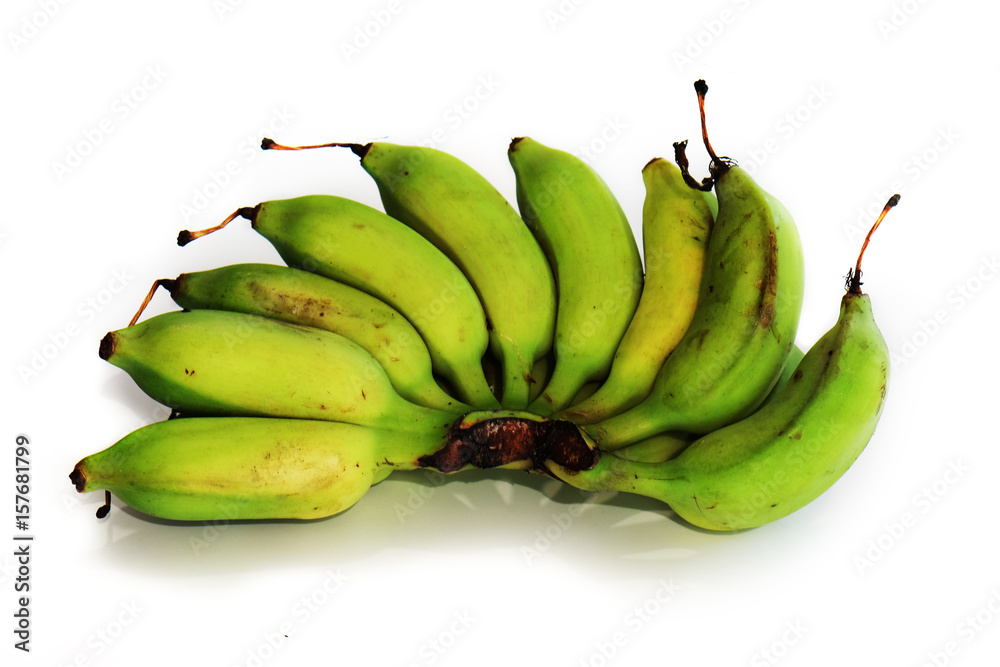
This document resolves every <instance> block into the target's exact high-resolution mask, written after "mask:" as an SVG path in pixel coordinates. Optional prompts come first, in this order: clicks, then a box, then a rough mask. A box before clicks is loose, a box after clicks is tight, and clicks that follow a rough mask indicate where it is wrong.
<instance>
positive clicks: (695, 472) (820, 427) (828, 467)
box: [546, 195, 899, 531]
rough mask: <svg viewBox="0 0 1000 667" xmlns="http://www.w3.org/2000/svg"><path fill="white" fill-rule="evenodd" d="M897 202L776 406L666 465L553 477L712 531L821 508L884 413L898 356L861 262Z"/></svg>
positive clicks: (606, 465) (609, 467)
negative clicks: (662, 507)
mask: <svg viewBox="0 0 1000 667" xmlns="http://www.w3.org/2000/svg"><path fill="white" fill-rule="evenodd" d="M898 201H899V195H894V196H893V197H892V198H890V200H889V202H888V203H887V204H886V206H885V208H884V209H883V211H882V214H881V215H880V216H879V218H878V220H876V221H875V225H874V226H873V227H872V229H871V231H870V232H869V233H868V236H867V237H866V238H865V242H864V245H863V246H862V249H861V253H860V254H859V255H858V261H857V264H856V265H855V269H854V271H853V272H852V274H851V275H850V281H849V286H848V291H847V294H845V295H844V297H843V298H842V299H841V302H840V314H839V317H838V319H837V322H836V324H835V325H834V326H833V327H832V328H831V329H830V330H829V331H827V332H826V333H825V334H824V335H823V336H822V337H821V338H820V339H819V340H818V341H817V342H816V343H815V344H814V345H813V346H812V347H811V348H810V349H809V351H808V352H807V353H806V354H805V356H804V357H803V359H802V361H801V362H799V364H798V366H797V367H796V369H795V371H794V372H793V373H792V375H791V377H790V378H789V380H788V382H787V384H785V385H784V386H783V387H782V388H781V389H780V390H779V391H778V392H777V393H776V394H775V396H774V397H773V399H772V400H771V401H770V402H768V404H767V405H765V406H764V407H762V408H760V409H759V410H757V411H756V412H755V413H753V414H752V415H751V416H749V417H747V418H746V419H743V420H741V421H739V422H736V423H735V424H731V425H729V426H726V427H724V428H721V429H719V430H717V431H714V432H712V433H710V434H708V435H705V436H703V437H701V438H699V439H698V440H696V441H695V442H694V443H692V444H691V445H690V446H689V447H687V448H686V449H684V451H683V452H682V453H681V454H680V455H679V456H677V457H676V458H673V459H671V460H668V461H665V462H662V463H643V462H638V461H628V460H625V459H623V458H620V457H619V456H617V455H616V454H613V453H606V454H605V455H603V456H602V457H601V458H600V460H599V461H598V462H597V464H596V465H595V466H594V467H592V468H590V469H588V470H576V471H572V470H567V469H566V467H565V466H562V465H561V464H558V463H552V462H549V463H547V464H546V466H547V468H548V469H549V470H550V471H551V472H552V473H553V475H555V476H556V477H558V478H560V479H562V480H564V481H566V482H568V483H570V484H572V485H574V486H576V487H578V488H581V489H587V490H612V489H613V490H617V491H627V492H632V493H638V494H642V495H646V496H650V497H653V498H658V499H660V500H662V501H664V502H666V503H667V504H668V505H670V507H671V508H672V509H673V510H674V511H675V512H677V514H679V515H680V516H681V517H682V518H684V519H685V520H687V521H689V522H690V523H692V524H694V525H696V526H699V527H702V528H707V529H709V530H720V531H728V530H741V529H745V528H753V527H755V526H760V525H763V524H766V523H769V522H771V521H775V520H777V519H780V518H782V517H784V516H787V515H789V514H791V513H792V512H795V511H797V510H798V509H800V508H802V507H804V506H805V505H807V504H808V503H810V502H812V501H813V500H814V499H816V498H817V497H818V496H819V495H820V494H822V493H823V492H824V491H826V490H827V489H828V488H829V487H830V486H831V485H832V484H833V483H834V482H836V481H837V480H838V479H839V478H840V477H841V476H842V475H843V474H844V473H845V472H846V471H847V470H848V468H850V466H851V465H852V464H853V463H854V461H855V460H856V459H857V457H858V456H859V455H860V454H861V452H862V451H863V450H864V448H865V447H866V446H867V444H868V442H869V440H870V439H871V437H872V435H873V434H874V432H875V427H876V425H877V424H878V421H879V417H880V416H881V414H882V409H883V407H884V405H885V397H886V390H887V387H888V383H889V349H888V346H887V345H886V343H885V339H884V338H883V336H882V333H881V332H880V331H879V328H878V326H877V325H876V323H875V319H874V317H873V315H872V307H871V299H870V298H869V296H868V295H867V294H864V293H862V291H861V281H860V277H861V259H862V256H863V255H864V250H865V248H866V247H867V246H868V241H869V239H870V238H871V235H872V233H873V232H874V231H875V229H877V228H878V226H879V224H880V223H881V222H882V219H883V218H884V217H885V215H886V213H887V212H888V211H889V209H890V208H892V207H893V206H895V205H896V203H897V202H898Z"/></svg>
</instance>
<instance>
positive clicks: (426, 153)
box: [261, 139, 556, 410]
mask: <svg viewBox="0 0 1000 667" xmlns="http://www.w3.org/2000/svg"><path fill="white" fill-rule="evenodd" d="M261 145H262V147H264V148H266V149H271V150H283V149H284V150H287V149H289V148H290V147H287V146H281V145H280V144H275V143H274V142H273V141H271V140H269V139H265V140H264V141H263V142H262V144H261ZM325 145H326V146H342V147H347V148H350V149H351V150H352V151H353V152H354V153H355V155H357V156H358V157H359V158H360V159H361V166H362V168H363V169H364V170H365V171H366V172H368V174H369V175H370V176H371V177H372V178H373V180H374V181H375V184H376V185H377V186H378V191H379V194H380V196H381V199H382V205H383V207H384V208H385V211H386V213H388V214H389V215H391V216H393V217H394V218H396V219H398V220H401V221H403V222H404V223H405V224H407V225H409V226H410V227H412V228H413V229H414V230H416V231H418V232H419V233H420V234H422V235H423V236H424V237H425V238H427V239H428V240H430V241H431V242H432V243H433V244H434V245H436V246H437V247H438V248H440V249H441V250H442V251H443V252H444V253H445V254H446V255H448V257H450V258H451V259H452V260H453V261H454V262H455V264H457V265H458V266H459V268H461V270H462V272H463V273H464V274H465V275H466V276H468V279H469V282H471V283H472V285H473V286H474V287H475V289H476V291H477V292H478V293H479V297H480V300H481V301H482V305H483V308H484V309H485V311H486V316H487V318H488V320H489V327H490V345H491V347H492V349H493V351H494V354H495V355H496V356H497V358H498V359H499V360H500V363H501V366H502V372H503V382H502V385H503V386H502V390H501V397H502V398H501V404H502V405H503V406H504V407H506V408H510V409H516V410H520V409H524V408H525V407H526V406H527V405H528V398H529V393H530V387H531V384H532V383H533V378H532V377H531V367H532V364H534V362H535V361H536V360H538V359H540V358H541V357H543V356H544V355H545V354H546V353H547V352H548V351H549V349H550V348H551V347H552V336H553V330H554V326H555V319H556V296H555V282H554V279H553V276H552V271H551V269H550V268H549V264H548V262H547V261H546V259H545V254H544V253H543V252H542V249H541V247H539V245H538V242H537V241H535V238H534V237H533V236H532V234H531V232H530V231H529V230H528V229H527V227H526V226H525V225H524V221H523V220H522V219H521V217H520V216H519V215H518V213H517V211H515V210H514V209H513V207H512V206H511V205H510V204H509V203H508V202H507V200H506V199H504V197H503V195H502V194H500V192H499V191H497V189H496V188H495V187H494V186H493V185H492V184H491V183H490V182H489V181H487V180H486V179H485V178H484V177H483V176H482V175H481V174H479V173H478V172H477V171H476V170H474V169H473V168H472V167H470V166H469V165H468V164H466V163H465V162H463V161H462V160H460V159H458V158H457V157H455V156H452V155H449V154H448V153H445V152H444V151H440V150H437V149H434V148H427V147H424V146H403V145H398V144H390V143H385V142H375V143H369V144H364V145H362V144H325ZM315 147H318V146H309V147H298V148H315ZM401 310H402V309H401ZM418 328H419V327H418ZM466 402H470V401H466Z"/></svg>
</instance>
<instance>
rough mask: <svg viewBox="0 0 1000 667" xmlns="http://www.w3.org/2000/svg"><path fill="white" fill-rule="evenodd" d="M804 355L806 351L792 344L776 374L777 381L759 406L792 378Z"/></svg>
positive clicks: (762, 405) (763, 404)
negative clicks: (779, 373) (779, 370)
mask: <svg viewBox="0 0 1000 667" xmlns="http://www.w3.org/2000/svg"><path fill="white" fill-rule="evenodd" d="M805 356H806V353H805V352H803V351H802V348H801V347H799V346H798V345H793V346H792V349H791V351H789V353H788V358H787V359H785V365H784V366H782V367H781V375H779V376H778V381H777V382H775V383H774V387H772V388H771V391H770V393H769V394H768V395H767V397H766V398H765V399H764V400H763V401H762V402H761V404H760V407H758V408H757V409H758V410H759V409H760V408H762V407H764V406H765V405H767V404H768V403H770V402H771V401H773V400H774V397H775V396H777V395H778V392H780V391H781V388H782V387H784V386H785V385H786V384H788V381H789V380H791V379H792V375H794V374H795V369H796V368H798V366H799V363H800V362H801V361H802V358H803V357H805Z"/></svg>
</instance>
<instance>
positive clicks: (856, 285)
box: [847, 194, 899, 294]
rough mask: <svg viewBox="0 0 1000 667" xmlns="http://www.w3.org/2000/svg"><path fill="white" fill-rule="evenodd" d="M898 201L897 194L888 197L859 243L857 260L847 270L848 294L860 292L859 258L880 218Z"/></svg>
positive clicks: (862, 254)
mask: <svg viewBox="0 0 1000 667" xmlns="http://www.w3.org/2000/svg"><path fill="white" fill-rule="evenodd" d="M898 203H899V195H898V194H895V195H893V196H891V197H889V201H887V202H886V203H885V206H884V207H882V212H881V213H879V216H878V219H877V220H875V224H874V225H872V228H871V229H869V230H868V234H867V235H865V242H864V243H863V244H861V252H859V253H858V262H857V264H855V265H854V270H853V271H848V272H847V292H848V293H849V294H861V285H862V284H863V283H862V282H861V258H862V257H864V255H865V249H866V248H867V247H868V242H869V241H870V240H871V238H872V234H874V233H875V230H876V229H878V227H879V225H881V224H882V219H883V218H885V216H886V214H887V213H888V212H889V209H891V208H892V207H894V206H895V205H896V204H898Z"/></svg>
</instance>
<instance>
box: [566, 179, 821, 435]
mask: <svg viewBox="0 0 1000 667" xmlns="http://www.w3.org/2000/svg"><path fill="white" fill-rule="evenodd" d="M715 186H716V194H717V196H718V200H719V215H718V218H717V220H716V223H715V227H714V229H713V230H712V237H711V238H710V239H709V244H708V249H707V255H706V259H705V273H704V275H703V277H702V284H701V289H700V292H699V297H698V306H697V308H696V310H695V314H694V319H693V320H692V322H691V325H690V326H689V327H688V329H687V331H686V333H685V334H684V337H683V338H682V339H681V341H680V343H679V344H678V346H677V348H676V349H675V350H674V351H673V353H671V355H670V356H669V357H668V358H667V360H666V362H665V363H664V364H663V366H662V367H661V368H660V370H659V372H658V374H657V378H656V382H655V384H654V385H653V390H652V392H651V393H650V395H649V396H648V397H647V398H645V399H644V400H643V401H642V402H640V403H639V404H638V405H636V406H635V407H633V408H631V409H629V410H627V411H625V412H623V413H621V414H619V415H616V416H614V417H611V418H609V419H606V420H603V421H601V422H598V423H596V424H593V425H590V426H585V427H584V428H585V429H586V430H587V431H588V433H589V434H590V436H591V437H593V438H594V440H595V441H596V442H597V443H598V444H599V445H600V447H601V448H602V449H604V450H608V451H613V450H615V449H618V448H620V447H623V446H625V445H628V444H631V443H633V442H638V441H639V440H642V439H644V438H647V437H649V436H652V435H656V434H657V433H661V432H664V431H685V432H690V433H695V434H705V433H709V432H711V431H714V430H716V429H718V428H721V427H723V426H725V425H727V424H730V423H733V422H735V421H737V420H739V419H742V418H743V417H745V416H747V415H749V414H750V413H751V412H752V411H753V410H754V409H756V408H757V407H758V406H759V405H760V403H761V402H762V401H763V400H764V398H765V397H766V396H767V394H768V392H769V391H770V390H771V388H772V387H773V386H774V384H775V382H776V381H777V379H778V376H779V375H780V373H781V369H782V366H783V365H784V362H785V359H786V358H787V357H788V354H789V351H790V350H791V347H792V345H794V341H795V334H796V331H797V329H798V322H799V314H800V311H801V308H802V292H803V283H804V269H803V261H802V247H801V242H800V239H799V236H798V231H797V230H796V228H795V224H794V222H793V221H792V219H791V216H790V215H789V214H788V211H787V210H786V209H785V208H784V207H783V206H781V204H780V203H778V202H777V201H776V200H775V199H774V198H773V197H770V196H769V195H767V194H766V193H765V192H764V191H763V190H761V189H760V187H759V186H757V184H756V183H754V181H753V179H751V178H750V176H749V174H747V172H746V171H745V170H743V169H742V168H740V167H738V166H735V165H733V166H727V168H726V170H725V171H724V172H723V173H722V174H721V175H719V176H718V177H717V178H716V181H715Z"/></svg>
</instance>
